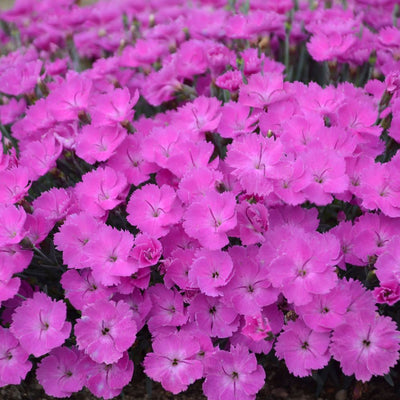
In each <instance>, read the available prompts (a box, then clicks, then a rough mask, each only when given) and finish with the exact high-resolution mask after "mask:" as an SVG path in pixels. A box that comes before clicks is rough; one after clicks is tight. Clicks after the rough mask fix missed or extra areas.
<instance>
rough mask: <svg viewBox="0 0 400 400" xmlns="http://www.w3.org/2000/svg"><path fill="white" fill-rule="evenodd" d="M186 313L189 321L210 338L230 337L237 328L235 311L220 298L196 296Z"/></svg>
mask: <svg viewBox="0 0 400 400" xmlns="http://www.w3.org/2000/svg"><path fill="white" fill-rule="evenodd" d="M188 311H189V314H190V319H191V320H192V321H194V322H195V323H196V324H197V326H198V327H199V328H201V330H202V331H203V332H204V333H205V334H207V335H209V336H211V337H218V338H226V337H231V336H232V333H233V332H236V331H237V330H238V328H239V316H238V313H237V311H236V310H235V309H234V308H233V307H231V306H228V305H226V304H224V303H223V302H222V301H221V298H220V297H209V296H206V295H203V294H198V295H197V296H196V297H195V298H194V299H193V300H192V302H191V303H190V306H189V309H188Z"/></svg>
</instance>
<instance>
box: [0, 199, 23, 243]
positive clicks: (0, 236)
mask: <svg viewBox="0 0 400 400" xmlns="http://www.w3.org/2000/svg"><path fill="white" fill-rule="evenodd" d="M25 220H26V213H25V210H24V209H23V208H22V207H14V206H12V205H10V206H4V205H3V204H0V221H1V225H0V247H3V246H6V245H10V244H16V243H19V242H20V241H21V240H22V239H23V238H24V236H25V230H24V224H25Z"/></svg>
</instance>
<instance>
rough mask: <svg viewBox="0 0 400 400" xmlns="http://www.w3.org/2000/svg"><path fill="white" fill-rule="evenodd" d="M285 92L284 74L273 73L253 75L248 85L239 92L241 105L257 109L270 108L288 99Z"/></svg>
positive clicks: (243, 86)
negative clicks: (271, 105)
mask: <svg viewBox="0 0 400 400" xmlns="http://www.w3.org/2000/svg"><path fill="white" fill-rule="evenodd" d="M287 96H288V95H287V93H286V92H285V90H284V85H283V76H282V74H278V73H273V74H268V75H265V76H264V75H263V74H262V73H257V74H254V75H251V76H250V78H249V79H248V84H247V85H242V87H241V88H240V92H239V103H241V104H243V105H245V106H249V107H256V108H264V107H268V106H269V105H270V104H273V103H276V102H278V101H282V100H284V99H285V98H286V97H287Z"/></svg>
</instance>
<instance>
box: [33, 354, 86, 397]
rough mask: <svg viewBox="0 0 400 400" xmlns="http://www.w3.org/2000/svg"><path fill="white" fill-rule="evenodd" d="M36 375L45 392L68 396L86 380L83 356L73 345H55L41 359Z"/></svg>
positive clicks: (81, 386)
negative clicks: (70, 346) (55, 346)
mask: <svg viewBox="0 0 400 400" xmlns="http://www.w3.org/2000/svg"><path fill="white" fill-rule="evenodd" d="M36 377H37V380H38V381H39V383H40V384H41V385H42V386H43V388H44V390H45V392H46V394H48V395H50V396H56V397H69V396H71V395H72V393H74V392H78V391H79V390H81V389H82V388H83V386H84V384H85V382H86V368H85V364H84V356H83V354H82V353H80V352H79V351H78V350H77V349H76V348H75V347H72V348H68V347H57V348H55V349H53V350H52V351H51V352H50V354H49V355H48V356H47V357H45V358H43V359H42V360H41V362H40V364H39V365H38V368H37V370H36Z"/></svg>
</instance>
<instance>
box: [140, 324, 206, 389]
mask: <svg viewBox="0 0 400 400" xmlns="http://www.w3.org/2000/svg"><path fill="white" fill-rule="evenodd" d="M199 351H200V345H199V343H198V342H197V341H196V338H194V337H192V335H190V334H189V333H186V332H182V331H181V332H177V333H175V334H171V335H168V336H163V335H160V336H157V337H156V338H155V339H154V342H153V352H152V353H148V354H147V355H146V358H145V359H144V371H145V373H146V374H147V375H148V376H149V377H150V378H151V379H154V380H155V381H158V382H161V385H162V386H163V388H164V389H165V390H168V391H170V392H172V393H174V394H177V393H179V392H182V391H184V390H186V389H187V388H188V386H189V385H190V384H192V383H193V382H194V381H196V380H197V379H200V378H201V377H202V376H203V365H202V363H201V362H200V361H199V360H198V359H196V355H197V354H198V352H199Z"/></svg>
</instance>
